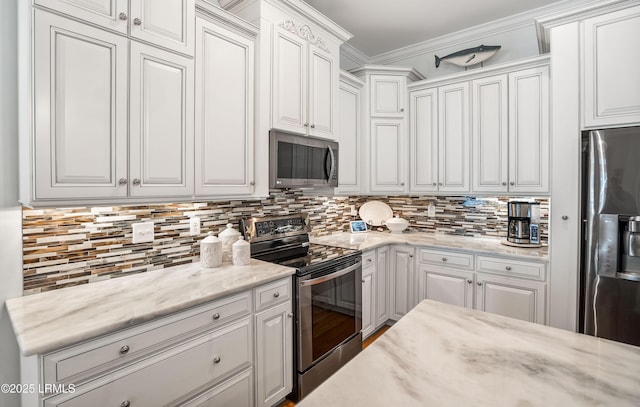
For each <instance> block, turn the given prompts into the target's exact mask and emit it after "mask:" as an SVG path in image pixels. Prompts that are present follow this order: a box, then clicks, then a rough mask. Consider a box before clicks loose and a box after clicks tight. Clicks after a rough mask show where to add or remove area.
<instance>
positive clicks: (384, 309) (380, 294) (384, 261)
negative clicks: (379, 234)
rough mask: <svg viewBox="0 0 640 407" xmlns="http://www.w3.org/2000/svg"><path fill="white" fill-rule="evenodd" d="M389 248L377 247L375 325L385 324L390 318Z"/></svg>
mask: <svg viewBox="0 0 640 407" xmlns="http://www.w3.org/2000/svg"><path fill="white" fill-rule="evenodd" d="M389 284H390V283H389V248H388V247H379V248H378V249H376V276H375V283H374V286H375V295H374V298H375V302H376V307H375V309H376V314H375V316H374V325H375V326H376V328H377V327H379V326H382V325H384V323H385V322H387V320H388V319H389Z"/></svg>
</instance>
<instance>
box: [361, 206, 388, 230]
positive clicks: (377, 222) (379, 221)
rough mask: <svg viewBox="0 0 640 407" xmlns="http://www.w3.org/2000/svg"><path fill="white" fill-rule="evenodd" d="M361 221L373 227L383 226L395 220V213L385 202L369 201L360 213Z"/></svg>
mask: <svg viewBox="0 0 640 407" xmlns="http://www.w3.org/2000/svg"><path fill="white" fill-rule="evenodd" d="M358 213H359V214H360V219H362V220H363V221H365V222H366V224H367V225H371V226H382V225H384V221H386V220H387V219H390V218H393V211H392V210H391V208H390V207H389V205H387V204H386V203H384V202H380V201H369V202H367V203H365V204H364V205H362V206H361V207H360V210H359V211H358Z"/></svg>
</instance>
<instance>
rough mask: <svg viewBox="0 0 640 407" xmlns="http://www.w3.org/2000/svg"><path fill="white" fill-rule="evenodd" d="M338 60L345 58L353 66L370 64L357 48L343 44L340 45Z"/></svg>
mask: <svg viewBox="0 0 640 407" xmlns="http://www.w3.org/2000/svg"><path fill="white" fill-rule="evenodd" d="M340 58H346V59H348V60H350V61H353V63H354V64H355V65H367V64H370V63H371V61H370V58H369V56H368V55H367V54H365V53H364V52H362V51H360V50H359V49H358V48H356V47H354V46H353V45H351V44H349V43H348V42H345V43H344V44H342V45H340Z"/></svg>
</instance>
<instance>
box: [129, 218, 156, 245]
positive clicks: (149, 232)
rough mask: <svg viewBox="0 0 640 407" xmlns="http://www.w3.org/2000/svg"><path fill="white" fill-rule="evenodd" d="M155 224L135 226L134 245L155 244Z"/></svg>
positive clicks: (135, 224) (148, 223) (142, 223)
mask: <svg viewBox="0 0 640 407" xmlns="http://www.w3.org/2000/svg"><path fill="white" fill-rule="evenodd" d="M153 238H154V232H153V222H141V223H134V224H133V238H132V239H131V240H132V241H133V243H146V242H153Z"/></svg>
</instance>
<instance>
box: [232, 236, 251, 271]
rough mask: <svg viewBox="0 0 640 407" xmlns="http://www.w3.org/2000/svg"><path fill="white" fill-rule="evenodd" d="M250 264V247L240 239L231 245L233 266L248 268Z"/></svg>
mask: <svg viewBox="0 0 640 407" xmlns="http://www.w3.org/2000/svg"><path fill="white" fill-rule="evenodd" d="M249 263H251V245H250V244H249V243H248V242H245V241H244V239H243V238H242V237H240V239H239V240H237V241H236V242H235V243H234V244H233V265H234V266H248V265H249Z"/></svg>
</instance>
